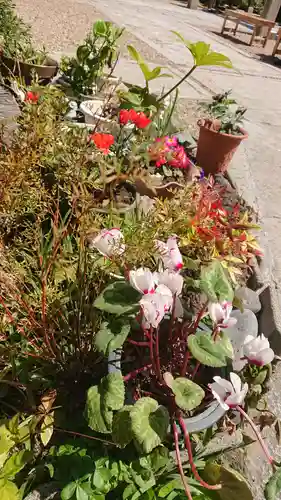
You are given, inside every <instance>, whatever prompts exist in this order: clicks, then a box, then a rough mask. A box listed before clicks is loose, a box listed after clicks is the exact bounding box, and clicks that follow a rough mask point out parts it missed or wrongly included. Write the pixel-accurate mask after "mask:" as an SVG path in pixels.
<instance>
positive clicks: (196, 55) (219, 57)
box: [172, 31, 233, 68]
mask: <svg viewBox="0 0 281 500" xmlns="http://www.w3.org/2000/svg"><path fill="white" fill-rule="evenodd" d="M172 33H174V34H175V35H176V36H177V37H178V38H179V40H181V41H182V42H183V43H184V45H185V46H186V47H187V48H188V50H189V51H190V52H191V54H192V56H193V59H194V64H195V65H196V66H223V67H225V68H232V67H233V66H232V62H231V60H230V59H229V57H227V56H225V55H224V54H220V53H219V52H213V51H212V50H211V47H210V45H209V44H208V43H205V42H195V43H191V42H189V40H186V39H185V38H184V37H183V36H182V35H181V34H180V33H178V32H177V31H173V32H172Z"/></svg>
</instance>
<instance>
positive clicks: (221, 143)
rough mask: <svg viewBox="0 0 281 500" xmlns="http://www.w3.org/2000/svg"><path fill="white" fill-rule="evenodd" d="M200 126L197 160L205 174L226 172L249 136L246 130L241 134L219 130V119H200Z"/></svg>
mask: <svg viewBox="0 0 281 500" xmlns="http://www.w3.org/2000/svg"><path fill="white" fill-rule="evenodd" d="M198 126H199V127H200V132H199V139H198V145H197V155H196V162H197V164H198V165H199V166H200V167H201V168H203V170H204V172H205V174H216V173H218V172H225V171H226V170H227V168H228V166H229V164H230V162H231V160H232V157H233V155H234V153H235V151H236V150H237V148H238V146H239V144H240V143H241V142H242V141H243V140H244V139H247V138H248V134H247V132H246V130H244V129H243V128H240V131H241V135H231V134H223V133H221V132H218V128H219V127H220V122H219V120H213V121H212V120H199V121H198Z"/></svg>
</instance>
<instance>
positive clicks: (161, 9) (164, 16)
mask: <svg viewBox="0 0 281 500" xmlns="http://www.w3.org/2000/svg"><path fill="white" fill-rule="evenodd" d="M16 4H17V7H18V9H19V12H20V13H21V14H22V15H23V17H24V19H25V20H28V21H29V22H31V23H32V25H33V30H34V35H35V38H36V40H37V41H38V42H40V43H42V42H43V41H44V42H45V43H46V45H47V47H48V48H49V50H51V51H54V52H60V53H61V51H63V52H65V51H66V50H67V51H70V52H72V51H73V47H74V46H75V43H77V42H78V41H80V40H81V39H82V38H83V37H84V35H85V32H86V31H87V30H88V29H89V27H90V26H91V24H92V22H93V21H94V20H96V19H97V18H98V17H103V18H105V19H111V20H113V21H115V22H116V23H118V24H120V25H124V26H125V27H126V28H127V30H128V33H127V35H126V39H125V41H126V42H130V43H133V44H134V45H135V46H136V48H137V49H138V50H140V51H141V52H142V54H143V56H144V57H145V58H146V59H147V60H148V61H151V62H153V63H158V64H163V65H165V66H167V67H168V69H169V70H170V71H172V72H173V73H174V74H175V75H177V76H178V77H179V76H182V75H183V74H184V72H186V71H187V69H188V68H189V67H190V65H191V63H192V60H191V57H190V55H189V53H188V51H187V49H186V48H185V47H183V46H182V45H181V44H179V43H178V42H177V41H176V39H175V36H174V35H173V34H172V33H171V30H176V31H179V32H180V33H181V34H182V35H184V36H185V37H186V38H187V39H189V40H191V41H198V40H203V41H206V42H208V43H210V44H211V46H212V48H213V49H214V50H216V51H219V52H222V53H224V54H225V55H227V56H229V57H230V59H231V60H232V62H233V64H234V66H235V71H230V70H224V69H221V68H203V69H199V70H197V71H196V73H195V74H194V78H192V79H190V80H189V83H188V84H187V83H185V84H183V85H182V88H181V103H180V108H181V116H182V119H183V121H185V125H186V126H188V124H189V121H190V120H194V116H192V113H191V114H190V104H191V105H192V109H195V108H196V106H197V102H198V101H200V100H202V99H206V98H209V97H210V95H211V94H212V93H217V92H220V91H224V90H227V89H230V88H231V89H232V90H233V94H234V96H235V97H236V98H237V100H238V101H239V102H240V103H241V104H242V105H244V106H246V107H247V108H248V113H247V120H246V123H245V128H246V129H247V131H248V132H249V139H248V141H247V142H245V144H244V145H243V146H241V148H240V151H239V152H238V153H237V154H236V157H235V160H234V162H233V164H232V166H231V169H230V174H231V176H232V178H233V179H234V181H235V182H237V184H238V186H239V189H240V191H241V193H242V194H243V195H244V196H245V197H246V199H247V200H248V201H249V202H250V203H251V204H253V205H254V206H255V207H256V208H257V209H258V210H259V212H260V215H261V217H262V220H263V223H264V227H265V230H266V234H265V236H264V247H265V252H266V255H267V260H266V261H265V262H266V270H267V279H268V280H269V281H270V282H271V285H272V291H273V292H276V293H273V294H272V296H271V299H272V300H273V304H272V307H273V309H274V314H275V322H271V323H270V322H268V323H267V325H266V326H265V328H264V333H265V334H266V335H269V334H271V333H272V332H273V331H274V330H275V329H276V325H277V327H278V328H279V331H280V332H281V327H280V323H279V315H280V312H279V311H280V303H281V301H279V297H280V294H281V292H280V286H281V256H280V255H281V252H280V250H281V204H280V199H281V175H280V174H281V154H280V151H281V119H280V117H281V66H280V68H279V67H277V66H274V65H272V64H267V63H265V62H264V60H267V59H264V58H263V60H259V58H258V55H259V53H260V52H262V51H261V50H260V48H259V47H255V48H254V50H253V51H251V50H249V49H248V48H246V50H245V47H244V46H243V45H242V44H237V43H235V44H234V43H233V42H231V41H230V39H227V38H225V37H224V38H223V37H221V36H220V35H219V32H220V28H221V24H222V19H221V18H219V17H218V16H216V15H213V14H210V13H207V12H203V11H199V10H197V11H191V10H189V9H187V8H186V7H185V6H184V3H183V2H182V1H179V0H82V1H79V0H60V2H58V1H57V0H33V1H32V2H30V0H16ZM242 38H243V39H246V38H245V35H244V36H243V37H242ZM253 52H254V53H253ZM117 70H118V71H119V73H120V74H122V76H123V78H124V80H128V81H132V82H136V83H139V82H140V77H141V74H140V72H139V70H138V68H137V67H136V65H135V64H134V63H132V62H131V61H130V60H129V59H128V56H127V55H126V48H125V47H123V48H122V58H121V60H120V64H119V67H118V68H117ZM159 82H160V81H159ZM161 85H165V86H170V85H171V80H170V79H163V81H161V83H158V82H155V83H153V89H155V90H157V89H158V90H159V89H160V88H161ZM210 154H211V153H210ZM271 255H272V257H273V260H272V262H271V260H270V259H269V257H270V256H271ZM267 304H268V301H267ZM269 309H270V308H269ZM269 313H270V311H269ZM269 315H270V314H269ZM268 317H269V316H268ZM276 338H278V334H277V336H276ZM278 346H279V349H281V342H278ZM278 371H279V372H281V369H280V368H279V370H278ZM279 379H280V378H279ZM279 379H278V377H275V382H274V387H273V389H272V391H271V395H270V401H271V403H272V406H273V407H274V409H275V410H276V412H277V414H278V415H279V417H281V406H280V404H279V403H278V401H279V400H280V398H279V396H278V397H276V394H280V388H279V387H278V386H279ZM278 389H279V391H278ZM276 391H278V393H277V392H276ZM255 458H256V460H255V459H254V460H253V461H252V464H251V476H252V478H253V479H254V480H256V482H257V484H258V483H260V470H261V463H260V459H259V458H258V455H257V456H256V457H255ZM257 498H258V499H259V500H260V499H261V498H262V497H261V496H260V493H258V494H257Z"/></svg>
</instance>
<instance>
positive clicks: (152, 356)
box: [149, 326, 156, 372]
mask: <svg viewBox="0 0 281 500" xmlns="http://www.w3.org/2000/svg"><path fill="white" fill-rule="evenodd" d="M149 351H150V361H151V363H152V366H153V370H154V371H155V372H156V367H155V359H154V352H153V328H152V326H151V327H150V339H149Z"/></svg>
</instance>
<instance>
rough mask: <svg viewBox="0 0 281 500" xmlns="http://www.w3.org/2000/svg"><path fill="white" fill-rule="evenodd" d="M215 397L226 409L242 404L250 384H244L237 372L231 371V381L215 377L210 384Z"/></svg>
mask: <svg viewBox="0 0 281 500" xmlns="http://www.w3.org/2000/svg"><path fill="white" fill-rule="evenodd" d="M209 388H210V389H211V391H212V393H213V396H214V398H216V399H217V400H218V402H219V403H220V405H221V406H222V408H223V409H224V410H226V411H227V410H229V408H235V407H236V406H238V405H239V406H241V405H242V404H243V402H244V399H245V396H246V394H247V391H248V384H247V383H245V384H243V386H242V382H241V379H240V377H239V375H237V374H236V373H233V372H231V373H230V382H229V380H226V379H224V378H222V377H214V382H213V383H212V384H209Z"/></svg>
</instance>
